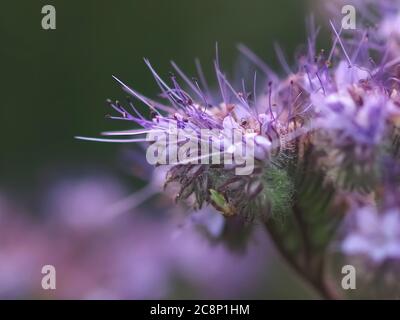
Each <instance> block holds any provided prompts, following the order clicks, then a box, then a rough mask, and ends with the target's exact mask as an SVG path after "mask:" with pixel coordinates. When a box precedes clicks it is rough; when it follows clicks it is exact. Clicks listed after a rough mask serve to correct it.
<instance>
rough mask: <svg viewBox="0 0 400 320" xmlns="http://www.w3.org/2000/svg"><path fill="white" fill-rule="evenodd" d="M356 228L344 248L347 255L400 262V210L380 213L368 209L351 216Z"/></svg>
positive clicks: (378, 261) (357, 211)
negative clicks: (398, 260)
mask: <svg viewBox="0 0 400 320" xmlns="http://www.w3.org/2000/svg"><path fill="white" fill-rule="evenodd" d="M350 219H353V220H354V227H353V229H351V230H350V231H349V233H348V235H347V236H346V237H345V239H344V241H343V243H342V245H341V248H342V250H343V252H344V253H345V254H346V255H363V256H367V257H368V258H369V259H371V260H372V261H373V262H374V263H377V264H379V263H382V262H384V261H385V260H388V259H400V210H399V208H392V209H388V210H385V211H384V212H378V211H377V209H376V208H375V207H371V206H366V207H362V208H359V209H357V210H355V211H354V212H351V213H350Z"/></svg>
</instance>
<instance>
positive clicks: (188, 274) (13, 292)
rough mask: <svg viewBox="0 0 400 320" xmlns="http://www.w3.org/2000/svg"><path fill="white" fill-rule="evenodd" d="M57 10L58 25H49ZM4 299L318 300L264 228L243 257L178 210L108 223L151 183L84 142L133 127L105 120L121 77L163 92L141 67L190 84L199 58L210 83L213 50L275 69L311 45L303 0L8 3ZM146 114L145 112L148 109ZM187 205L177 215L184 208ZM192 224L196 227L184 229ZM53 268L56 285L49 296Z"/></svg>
mask: <svg viewBox="0 0 400 320" xmlns="http://www.w3.org/2000/svg"><path fill="white" fill-rule="evenodd" d="M46 4H51V5H53V6H55V8H56V10H57V11H56V12H57V16H56V17H57V18H56V19H57V29H56V30H50V31H46V30H43V29H42V28H41V19H42V16H43V15H42V14H41V8H42V6H44V5H46ZM0 6H1V9H0V39H1V46H0V65H1V69H0V70H1V77H0V92H1V100H0V120H1V124H0V137H1V154H0V297H1V298H32V297H34V298H35V297H38V298H46V299H47V298H81V299H83V298H132V299H135V298H260V299H263V298H278V299H280V298H310V297H311V298H312V297H314V295H313V294H312V292H310V291H309V290H308V289H307V288H305V287H303V285H302V283H300V282H299V281H298V280H297V279H296V278H294V277H293V276H292V275H291V274H290V272H289V270H288V269H286V268H285V267H284V266H282V264H281V263H280V261H279V258H278V257H277V256H276V255H275V253H274V251H273V249H272V248H271V247H270V245H269V243H268V239H267V238H266V236H265V234H264V233H263V232H262V231H263V230H262V228H260V227H257V226H256V227H255V229H256V230H255V232H254V234H255V236H254V237H252V240H251V241H249V245H248V246H247V248H246V249H243V250H232V249H230V248H229V247H228V246H226V245H225V244H224V243H223V242H222V241H210V239H208V238H207V237H204V236H202V235H201V234H200V233H199V232H197V231H198V230H197V228H196V227H195V226H193V225H192V224H191V223H186V220H185V219H184V218H183V219H180V220H179V219H178V220H177V219H173V218H170V216H171V215H173V214H171V211H174V210H175V209H174V207H173V205H172V204H171V203H170V202H168V201H167V200H166V199H164V200H162V199H161V200H160V199H158V200H155V201H147V202H144V203H143V204H141V205H140V206H139V207H137V208H135V209H133V210H130V212H127V213H125V214H124V215H123V216H118V217H115V218H113V219H111V220H106V221H102V219H101V218H100V217H99V216H98V215H97V213H98V212H99V211H101V210H102V208H104V207H106V206H108V205H112V204H113V203H114V202H117V201H119V200H120V199H122V198H124V197H127V196H129V195H130V194H132V193H134V192H136V191H137V190H140V188H142V187H143V181H140V180H139V179H137V178H135V177H134V175H133V174H132V172H131V168H130V165H129V163H127V162H126V161H123V160H121V159H123V158H124V157H123V156H121V155H123V154H124V152H126V149H127V148H130V147H129V146H128V147H127V146H121V145H116V144H102V143H88V142H83V141H78V140H75V139H74V136H76V135H86V136H96V135H97V134H98V132H100V131H104V130H115V129H122V128H127V124H126V123H119V122H116V121H111V120H108V119H105V117H104V116H105V115H106V114H107V113H108V112H109V110H108V109H107V105H106V103H105V100H106V99H107V98H112V99H120V100H123V99H124V96H125V95H124V93H123V92H122V91H121V90H120V88H119V86H118V85H116V83H115V82H114V81H113V80H112V78H111V75H116V76H118V77H119V78H121V79H123V80H124V82H126V83H127V84H129V85H131V86H133V87H135V89H137V90H138V91H140V92H142V93H144V94H146V95H148V96H150V97H154V96H156V94H158V90H157V86H156V84H155V82H154V80H153V78H152V76H151V74H150V72H149V71H148V70H147V69H146V67H145V65H144V63H143V57H146V58H149V59H150V61H151V62H152V64H153V65H154V66H156V68H157V70H158V71H159V73H160V74H161V75H162V76H166V75H168V72H169V71H171V69H172V68H171V66H170V64H169V63H170V60H171V59H173V60H174V61H175V62H177V63H178V64H179V66H180V67H181V68H182V69H184V70H185V71H186V72H187V73H188V74H189V75H191V74H193V75H194V74H195V64H194V59H195V58H199V59H200V60H201V62H202V65H203V68H204V71H205V73H206V76H207V77H208V80H209V83H210V84H211V85H214V84H215V80H214V79H213V73H212V60H213V58H214V55H215V43H216V42H218V44H219V48H220V59H221V61H222V67H223V69H224V70H225V71H227V73H228V74H229V73H230V72H232V73H233V71H234V70H235V68H236V67H237V61H238V51H237V49H236V45H237V44H238V43H244V44H246V45H247V46H248V47H250V48H251V49H252V50H254V51H255V52H256V53H257V54H259V55H260V56H261V57H262V58H264V59H265V60H266V61H268V63H269V64H270V65H272V66H275V67H278V63H277V59H276V57H275V53H274V50H273V44H274V42H276V41H279V43H280V45H281V46H282V47H283V49H284V50H285V52H286V53H287V55H288V57H292V56H293V54H294V52H295V49H296V48H297V46H298V44H300V43H302V42H303V41H304V39H305V18H306V16H307V15H309V14H310V12H311V8H310V5H309V3H308V2H307V1H305V0H280V1H267V0H246V1H244V0H229V1H227V0H202V1H193V0H190V1H188V0H185V1H183V0H169V1H164V0H150V1H139V0H116V1H104V0H96V1H95V0H85V1H77V0H74V1H71V0H70V1H66V0H51V1H50V0H49V1H38V0H31V1H25V0H15V1H6V2H4V1H3V3H1V4H0ZM146 112H147V111H144V113H146ZM176 210H178V209H176ZM186 226H187V227H186ZM44 264H54V266H55V267H56V269H57V289H56V290H54V291H44V290H42V289H41V286H40V281H41V277H42V275H41V273H40V271H41V266H42V265H44Z"/></svg>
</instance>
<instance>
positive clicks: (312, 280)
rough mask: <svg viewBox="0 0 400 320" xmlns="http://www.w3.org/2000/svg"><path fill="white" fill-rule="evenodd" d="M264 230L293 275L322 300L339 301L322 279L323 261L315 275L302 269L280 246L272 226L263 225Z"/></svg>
mask: <svg viewBox="0 0 400 320" xmlns="http://www.w3.org/2000/svg"><path fill="white" fill-rule="evenodd" d="M265 226H266V229H267V231H268V233H269V235H270V238H271V240H272V242H273V243H274V245H275V248H276V250H277V251H278V252H279V254H280V256H281V257H282V258H283V260H284V261H285V262H286V263H287V264H288V265H289V266H290V267H291V269H293V270H294V271H295V273H296V274H297V275H298V276H299V277H300V278H301V279H302V280H303V281H304V282H306V283H307V284H308V285H310V286H311V287H312V288H313V289H314V290H315V291H316V292H318V294H319V295H320V296H321V298H323V299H327V300H335V299H340V297H339V296H338V295H337V293H336V292H335V291H334V290H332V288H331V287H330V286H329V285H328V283H327V282H326V279H325V277H324V273H325V272H324V269H325V268H324V259H321V261H320V262H319V264H318V266H319V268H318V272H317V274H315V273H314V272H313V271H312V270H310V269H311V268H307V267H306V266H305V267H302V266H300V265H299V263H298V262H297V261H296V260H295V259H294V257H292V255H290V254H289V253H288V252H287V250H286V249H285V248H284V246H283V245H282V243H283V242H282V241H281V239H280V238H279V236H278V235H277V233H276V232H275V229H274V228H273V226H272V225H271V224H269V223H266V224H265Z"/></svg>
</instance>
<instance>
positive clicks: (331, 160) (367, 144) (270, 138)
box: [86, 1, 400, 288]
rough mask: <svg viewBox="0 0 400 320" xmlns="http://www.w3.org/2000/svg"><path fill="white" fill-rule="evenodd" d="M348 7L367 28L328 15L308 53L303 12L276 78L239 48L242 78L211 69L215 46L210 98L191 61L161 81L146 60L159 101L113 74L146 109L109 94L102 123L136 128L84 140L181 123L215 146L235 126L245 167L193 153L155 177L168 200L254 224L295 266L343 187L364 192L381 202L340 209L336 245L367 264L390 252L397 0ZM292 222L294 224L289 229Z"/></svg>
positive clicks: (345, 193)
mask: <svg viewBox="0 0 400 320" xmlns="http://www.w3.org/2000/svg"><path fill="white" fill-rule="evenodd" d="M339 2H340V1H339ZM353 3H354V5H355V7H356V8H357V10H359V12H360V13H362V14H363V17H364V19H360V21H361V22H360V23H359V25H360V24H361V23H365V22H366V26H365V27H364V26H363V27H362V28H360V27H358V28H357V29H356V30H343V28H342V27H340V25H339V23H338V21H336V22H335V21H333V20H330V21H329V29H330V34H331V36H332V43H333V44H332V47H331V48H329V50H323V49H322V50H319V49H317V47H318V43H317V37H318V33H319V29H317V28H315V26H314V22H313V19H310V23H309V28H308V29H309V36H308V39H307V43H306V46H305V49H304V50H303V51H302V52H301V53H300V54H299V55H298V56H297V59H296V61H295V64H294V65H290V64H289V63H288V62H287V60H286V58H285V56H284V54H283V52H282V50H281V49H280V48H279V47H278V46H277V47H276V52H277V56H278V59H279V61H280V63H281V66H282V69H283V71H284V72H283V73H276V72H274V71H273V70H272V69H271V68H270V67H269V66H268V65H267V64H266V63H264V62H263V61H262V60H261V59H260V58H259V57H258V56H257V55H256V54H255V53H253V52H252V51H250V50H249V49H248V48H247V47H245V46H243V45H240V46H239V50H240V52H241V53H242V54H243V55H244V58H245V59H247V60H248V61H249V62H250V63H251V65H252V66H253V67H252V70H251V72H252V74H251V75H250V76H249V75H248V74H247V75H243V77H242V79H247V82H246V81H245V80H242V81H241V82H240V83H231V82H229V81H228V80H227V77H226V75H225V73H224V72H223V71H222V69H221V66H220V62H219V57H218V48H217V54H216V59H215V61H214V68H215V74H216V79H217V83H218V86H219V94H218V95H214V94H212V92H211V91H210V90H209V89H208V84H207V82H206V80H205V78H204V75H203V71H202V69H201V67H200V64H197V69H198V76H197V77H198V79H199V80H197V79H196V78H193V79H192V78H190V77H188V76H187V75H186V74H185V73H184V72H183V71H182V70H181V69H180V68H179V67H178V66H177V65H176V64H175V63H172V67H173V68H174V70H175V72H174V74H171V76H170V81H165V80H164V79H163V78H162V77H161V76H159V75H158V74H157V72H156V71H155V70H154V68H153V67H152V65H151V64H150V62H149V61H148V60H145V63H146V64H147V66H148V68H149V69H150V72H151V73H152V74H153V76H154V78H155V80H156V83H157V84H158V86H159V87H160V90H161V96H162V98H164V100H165V102H164V103H160V102H156V101H154V100H152V99H149V98H147V97H144V96H143V95H142V94H140V93H139V92H137V91H135V90H133V89H131V88H130V87H128V86H127V85H126V84H124V83H123V82H122V81H120V80H118V79H117V78H115V79H116V80H117V82H118V83H119V84H120V85H121V86H122V88H123V90H124V91H125V92H126V93H128V94H129V95H130V96H131V97H133V98H134V99H136V100H137V101H138V102H140V103H143V104H145V105H146V106H147V107H148V108H150V110H151V111H152V113H151V116H150V118H146V117H145V116H144V115H143V114H142V113H140V112H139V108H137V106H136V104H135V105H134V103H133V101H132V100H131V99H128V105H127V106H122V105H121V104H120V103H119V102H112V101H109V104H110V106H111V107H112V108H113V109H114V110H115V112H116V113H117V116H111V118H112V119H121V120H128V121H132V122H134V123H136V124H138V125H140V126H141V127H142V128H140V129H134V130H128V131H122V132H107V133H105V135H107V136H128V137H129V138H126V139H120V138H118V139H109V138H107V139H103V138H102V139H93V138H86V139H89V140H97V141H111V142H128V143H129V142H139V143H144V142H146V141H147V142H148V141H149V139H146V135H149V134H154V133H158V132H164V133H168V134H170V135H171V134H172V133H171V125H172V127H175V128H178V129H188V132H190V133H188V134H190V135H193V136H197V135H199V134H200V132H201V130H203V129H208V130H212V134H210V135H209V136H207V137H206V139H207V140H210V141H214V142H222V141H226V140H229V141H231V132H232V130H239V132H240V133H241V136H242V140H241V141H243V143H245V142H246V141H248V139H250V138H251V139H252V141H254V170H253V171H252V172H251V173H249V174H248V175H240V176H239V175H236V174H235V171H234V169H235V168H236V167H237V166H239V165H240V164H238V163H235V162H233V163H224V162H223V161H222V162H221V163H219V164H215V163H213V164H205V163H199V162H196V160H199V159H201V158H202V157H204V155H203V154H197V153H196V154H194V155H193V154H192V158H191V159H192V160H193V161H192V162H190V163H185V164H183V163H174V164H172V165H169V166H168V173H167V176H166V179H165V184H166V185H167V186H168V185H170V184H175V185H177V186H178V191H177V192H176V194H175V198H176V200H184V201H186V202H187V203H190V204H191V205H192V206H193V207H194V208H195V209H200V208H202V207H203V206H204V205H208V204H211V205H213V206H214V207H215V208H216V209H217V210H218V211H220V212H221V213H222V214H223V215H224V216H226V217H231V216H240V217H243V218H245V219H247V220H254V219H255V218H259V219H261V221H263V222H265V223H266V224H267V225H268V228H269V231H272V233H273V234H274V236H275V237H277V238H278V241H281V242H283V243H284V245H283V246H281V247H284V250H286V251H289V256H290V255H291V254H292V255H293V256H294V258H293V259H291V262H292V263H293V264H295V265H297V267H298V269H301V268H305V265H304V261H313V259H312V255H315V256H318V257H319V255H320V256H322V251H324V250H326V248H327V247H328V244H329V243H330V242H331V240H332V239H333V238H334V234H335V230H337V229H336V227H337V225H338V224H339V223H336V222H338V221H339V222H340V221H341V220H342V217H343V216H345V215H346V209H345V208H348V205H342V206H339V205H338V203H343V202H346V201H347V200H348V199H349V198H351V195H352V194H358V195H361V196H369V197H372V198H373V199H374V201H375V202H376V203H379V204H380V205H379V208H385V209H384V210H381V211H382V212H379V210H378V209H375V208H372V207H361V208H359V209H357V210H353V209H352V210H350V211H349V212H347V216H352V217H353V216H354V217H356V221H357V223H356V225H357V226H358V227H356V228H355V229H354V230H355V231H354V234H349V236H348V237H347V238H346V240H345V242H344V243H343V247H342V248H343V250H344V252H345V253H347V254H353V253H365V254H368V255H370V256H371V257H372V259H373V260H374V261H377V262H380V261H382V260H384V259H385V258H386V257H391V258H393V257H395V258H398V257H399V252H398V248H399V246H400V239H399V237H398V235H399V230H400V224H399V219H400V211H399V204H398V203H397V202H396V200H393V199H396V195H398V194H399V190H398V183H399V181H398V180H399V178H398V177H399V175H398V173H399V172H398V169H396V168H398V167H399V163H400V58H399V54H400V45H399V43H400V40H399V39H400V36H399V28H398V27H397V26H398V25H399V21H400V19H399V17H400V11H399V3H398V2H397V1H383V2H382V3H380V4H374V3H372V2H371V3H369V2H368V1H354V2H353ZM251 72H250V71H249V73H251ZM248 79H251V81H248ZM189 130H190V131H189ZM167 140H168V139H167ZM168 141H170V143H169V144H168V143H167V145H166V146H164V149H163V150H160V152H165V153H168V150H169V147H170V146H171V145H172V144H180V145H183V144H185V141H184V140H174V139H171V140H168ZM150 143H151V144H156V143H158V142H157V141H156V140H155V139H153V140H150ZM217 145H218V146H221V145H222V144H221V143H219V144H218V143H217ZM238 147H239V146H238V145H236V144H232V145H230V146H229V145H228V147H226V145H225V147H217V148H216V149H212V150H211V151H210V153H209V154H207V155H206V156H210V155H214V154H217V155H226V154H227V153H228V154H229V153H232V152H233V151H232V150H234V149H236V148H238ZM188 152H189V151H188ZM169 156H171V155H169ZM382 190H384V191H382ZM311 207H312V209H310V208H311ZM338 208H340V209H341V210H338ZM386 208H387V209H386ZM311 212H313V213H312V214H311ZM314 212H316V213H315V214H314ZM332 212H333V213H332ZM271 217H272V219H271ZM274 217H275V218H276V217H282V218H283V219H287V220H288V221H287V224H286V225H287V230H286V231H285V230H283V231H282V228H280V229H279V228H278V229H279V230H278V229H276V228H277V224H276V223H275V222H271V220H272V221H274ZM290 220H294V223H291V222H290ZM294 225H296V226H297V227H296V228H299V229H300V231H299V230H297V231H296V232H293V230H292V229H290V228H293V226H294ZM318 230H319V231H318ZM321 230H322V231H323V232H321ZM326 230H328V231H326ZM325 231H326V232H325ZM289 234H290V236H294V234H295V235H299V238H301V240H299V242H301V243H302V244H301V248H299V249H298V250H297V249H296V248H297V247H296V246H293V243H292V242H291V243H292V244H289V240H288V239H289V238H290V236H289ZM296 241H297V240H296ZM296 241H295V242H296ZM286 242H287V243H286ZM296 243H297V242H296ZM285 245H287V247H286V248H285ZM310 250H311V252H310ZM313 250H314V251H313ZM299 255H301V257H300V256H299ZM318 261H319V260H318ZM309 263H310V264H312V262H309ZM306 264H307V263H306ZM313 265H315V263H314V264H313ZM318 270H319V269H318ZM303 273H304V272H303ZM315 277H317V276H314V275H310V276H309V278H310V279H309V280H310V282H312V283H313V284H314V285H315V286H316V287H319V288H320V287H321V285H320V282H321V279H320V278H315Z"/></svg>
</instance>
